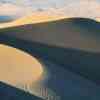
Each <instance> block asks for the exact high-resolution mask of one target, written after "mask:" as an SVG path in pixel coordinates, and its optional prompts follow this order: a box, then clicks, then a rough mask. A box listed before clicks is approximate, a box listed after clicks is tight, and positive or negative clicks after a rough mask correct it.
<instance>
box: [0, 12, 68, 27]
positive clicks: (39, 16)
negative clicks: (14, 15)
mask: <svg viewBox="0 0 100 100" xmlns="http://www.w3.org/2000/svg"><path fill="white" fill-rule="evenodd" d="M64 18H67V16H60V15H56V14H55V15H54V14H53V15H52V14H49V13H46V12H35V13H33V14H30V15H27V16H24V17H21V18H19V19H17V20H15V21H13V22H9V23H4V24H0V28H7V27H14V26H20V25H25V24H32V23H33V24H34V23H42V22H48V21H54V20H60V19H64Z"/></svg>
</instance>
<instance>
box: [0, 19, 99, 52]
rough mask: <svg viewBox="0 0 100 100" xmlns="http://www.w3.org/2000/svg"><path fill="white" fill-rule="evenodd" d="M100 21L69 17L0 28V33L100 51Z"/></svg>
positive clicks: (56, 44)
mask: <svg viewBox="0 0 100 100" xmlns="http://www.w3.org/2000/svg"><path fill="white" fill-rule="evenodd" d="M99 33H100V23H98V22H96V21H94V20H92V19H86V18H69V19H67V18H66V19H62V20H58V21H51V22H44V23H37V24H30V25H23V26H18V27H11V28H5V29H0V34H6V35H9V36H10V35H11V36H15V37H17V38H20V39H23V40H27V41H31V42H39V43H43V44H48V45H54V46H59V47H64V48H75V49H77V48H78V49H82V50H87V51H93V52H100V45H99V42H100V41H99V40H100V39H99V38H100V35H99Z"/></svg>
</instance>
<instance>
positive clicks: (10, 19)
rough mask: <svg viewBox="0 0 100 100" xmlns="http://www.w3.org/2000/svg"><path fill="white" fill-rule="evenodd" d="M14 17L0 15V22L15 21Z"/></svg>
mask: <svg viewBox="0 0 100 100" xmlns="http://www.w3.org/2000/svg"><path fill="white" fill-rule="evenodd" d="M13 20H14V19H13V18H12V17H10V16H0V24H1V23H7V22H10V21H13Z"/></svg>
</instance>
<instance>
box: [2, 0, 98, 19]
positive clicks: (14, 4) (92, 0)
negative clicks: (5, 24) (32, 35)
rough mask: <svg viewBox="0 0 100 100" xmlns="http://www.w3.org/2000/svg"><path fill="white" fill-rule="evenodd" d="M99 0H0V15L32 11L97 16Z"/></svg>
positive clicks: (19, 14) (22, 13)
mask: <svg viewBox="0 0 100 100" xmlns="http://www.w3.org/2000/svg"><path fill="white" fill-rule="evenodd" d="M99 9H100V0H0V15H3V16H4V15H6V16H8V15H9V16H13V17H16V16H17V17H19V16H22V15H26V14H29V13H32V12H34V11H47V12H49V13H56V14H58V15H60V16H63V15H66V16H69V17H90V18H95V17H97V18H98V17H99V16H100V13H99Z"/></svg>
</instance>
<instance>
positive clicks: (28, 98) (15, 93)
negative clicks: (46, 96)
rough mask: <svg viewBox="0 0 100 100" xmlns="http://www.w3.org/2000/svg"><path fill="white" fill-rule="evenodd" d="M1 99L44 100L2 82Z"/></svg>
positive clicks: (0, 87)
mask: <svg viewBox="0 0 100 100" xmlns="http://www.w3.org/2000/svg"><path fill="white" fill-rule="evenodd" d="M0 99H1V100H43V99H40V98H38V97H36V96H33V95H31V94H29V93H27V92H24V91H22V90H19V89H17V88H14V87H12V86H10V85H7V84H5V83H2V82H0Z"/></svg>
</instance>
